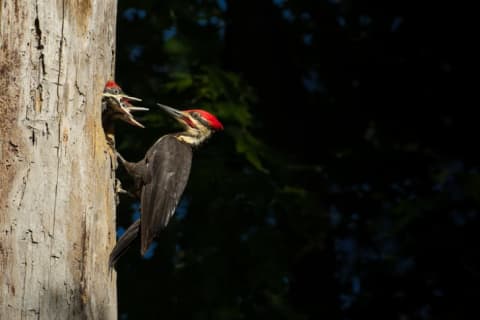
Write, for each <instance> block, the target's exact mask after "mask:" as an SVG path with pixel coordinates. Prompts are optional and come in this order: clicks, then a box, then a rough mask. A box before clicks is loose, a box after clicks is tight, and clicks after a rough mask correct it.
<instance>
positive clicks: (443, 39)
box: [116, 0, 480, 320]
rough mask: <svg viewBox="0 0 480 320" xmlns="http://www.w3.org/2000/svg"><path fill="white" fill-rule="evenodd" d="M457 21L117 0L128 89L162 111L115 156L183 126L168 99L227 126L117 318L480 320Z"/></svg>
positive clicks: (474, 184) (471, 154)
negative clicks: (471, 317) (167, 109)
mask: <svg viewBox="0 0 480 320" xmlns="http://www.w3.org/2000/svg"><path fill="white" fill-rule="evenodd" d="M452 6H453V5H452ZM452 6H447V5H443V4H438V3H435V4H429V3H421V4H420V3H407V2H403V1H393V2H392V1H389V2H388V3H386V2H382V1H363V2H353V1H350V0H346V1H330V0H320V1H309V0H297V1H266V0H260V1H258V0H243V1H233V0H232V1H206V0H198V1H186V0H176V1H153V0H148V1H147V0H145V1H141V2H139V1H132V0H121V1H119V11H118V47H117V63H116V65H117V70H116V74H117V80H118V82H119V83H120V85H121V86H122V87H123V88H124V89H125V91H126V92H127V93H130V94H132V95H134V96H139V97H142V98H143V99H144V104H145V106H150V107H151V112H149V113H148V114H147V115H145V116H143V118H141V121H142V122H143V123H145V124H146V126H147V128H146V129H144V130H137V129H136V128H131V127H128V126H126V125H123V124H119V125H118V127H119V128H118V129H117V143H118V149H119V150H120V152H121V153H122V154H123V155H124V156H125V157H126V158H127V159H129V160H138V159H140V158H141V157H142V156H143V154H144V153H145V151H146V150H147V149H148V148H149V147H150V146H151V144H152V143H153V142H154V141H155V140H156V139H158V138H159V137H160V136H161V135H163V134H165V133H169V132H172V131H174V130H177V129H178V127H177V126H176V125H175V124H174V122H173V121H171V119H169V118H168V117H166V116H165V114H162V113H161V111H160V110H159V109H158V108H156V107H155V103H156V102H160V103H163V104H167V105H171V106H173V107H177V108H203V109H206V110H209V111H211V112H213V113H214V114H216V115H217V116H218V117H219V119H220V120H221V121H222V123H223V124H224V126H225V131H223V132H220V133H217V134H215V135H214V136H213V137H212V139H211V141H209V142H208V143H207V144H206V145H205V146H203V147H202V148H200V149H199V150H196V152H195V155H194V162H193V166H192V172H191V177H190V180H189V184H188V186H187V190H186V191H185V194H184V197H183V200H182V203H181V205H180V208H179V209H178V210H177V214H176V215H175V219H173V221H172V222H171V223H170V224H169V226H168V228H166V229H165V231H164V232H163V233H162V234H161V235H160V237H159V239H158V246H157V247H156V248H155V252H154V255H153V257H151V258H148V259H142V258H140V256H139V252H138V250H137V248H135V249H133V250H130V251H129V252H128V253H127V255H126V256H124V257H123V258H122V260H121V261H120V264H119V268H118V272H119V308H120V310H119V314H120V317H119V318H120V319H173V318H175V319H312V320H313V319H364V318H375V319H377V318H378V319H461V318H465V317H466V315H467V314H469V313H470V312H472V311H475V308H474V306H475V304H474V301H476V297H478V293H477V291H478V281H479V278H478V274H479V265H478V262H477V261H480V259H478V255H479V254H478V250H477V248H476V246H477V245H476V244H477V243H479V241H478V240H479V236H478V234H479V233H478V226H479V214H478V206H479V199H480V197H479V191H478V190H479V186H480V175H479V160H480V159H479V157H478V155H477V152H476V150H475V149H476V148H475V143H474V142H475V141H476V140H475V139H474V137H476V131H475V129H474V128H475V127H476V123H475V119H476V118H475V117H473V116H472V115H471V114H469V113H468V112H467V111H465V110H463V109H462V108H460V107H458V106H461V105H470V104H468V103H467V98H466V96H465V95H464V90H463V86H462V84H461V82H460V80H461V79H462V77H461V74H460V72H461V68H462V67H461V64H460V63H459V61H461V60H463V56H462V52H464V50H462V49H463V46H462V43H460V41H459V37H458V36H457V35H458V33H459V32H460V30H461V26H460V25H458V24H457V22H458V21H461V20H462V19H463V18H462V15H461V14H460V10H459V9H458V8H456V7H455V8H453V7H452ZM432 7H435V8H436V10H437V11H438V12H439V13H438V14H432V12H431V10H432ZM444 16H448V17H449V19H447V20H446V19H444ZM444 105H446V106H447V107H445V108H444V107H443V106H444ZM427 107H435V111H433V112H432V111H429V110H427ZM119 174H120V177H121V178H122V175H121V172H120V173H119ZM123 178H124V177H123ZM131 206H132V201H131V200H130V199H128V198H122V202H121V204H120V206H119V216H118V224H119V226H120V227H124V228H125V227H127V226H128V225H129V224H130V223H131V222H132V221H133V220H132V213H133V211H134V210H133V209H132V207H131ZM475 257H476V258H475ZM477 313H478V312H477Z"/></svg>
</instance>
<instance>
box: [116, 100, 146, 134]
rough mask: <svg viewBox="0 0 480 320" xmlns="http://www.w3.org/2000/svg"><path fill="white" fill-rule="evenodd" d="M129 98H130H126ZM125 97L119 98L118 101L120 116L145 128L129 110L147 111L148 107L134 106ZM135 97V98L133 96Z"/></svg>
mask: <svg viewBox="0 0 480 320" xmlns="http://www.w3.org/2000/svg"><path fill="white" fill-rule="evenodd" d="M127 99H130V98H127ZM127 99H121V101H120V109H121V111H122V112H123V114H122V115H121V116H120V118H122V119H123V120H124V121H126V122H128V123H130V124H131V125H133V126H137V127H140V128H145V127H144V126H143V125H142V124H141V123H140V122H138V121H137V120H135V118H134V117H133V115H132V114H131V112H134V111H148V110H149V109H148V108H142V107H136V106H134V105H132V104H130V103H129V101H128V100H127ZM135 99H136V98H135ZM139 100H140V99H137V100H136V101H139Z"/></svg>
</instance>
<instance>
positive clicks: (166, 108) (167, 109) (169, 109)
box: [157, 103, 185, 120]
mask: <svg viewBox="0 0 480 320" xmlns="http://www.w3.org/2000/svg"><path fill="white" fill-rule="evenodd" d="M157 105H158V106H159V107H160V108H162V109H163V110H164V111H165V112H166V113H168V114H169V115H171V116H172V117H174V118H176V119H178V120H179V119H182V118H183V117H185V115H184V114H183V112H182V111H179V110H177V109H174V108H172V107H169V106H166V105H163V104H160V103H157Z"/></svg>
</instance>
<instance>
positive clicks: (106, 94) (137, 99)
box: [103, 92, 142, 101]
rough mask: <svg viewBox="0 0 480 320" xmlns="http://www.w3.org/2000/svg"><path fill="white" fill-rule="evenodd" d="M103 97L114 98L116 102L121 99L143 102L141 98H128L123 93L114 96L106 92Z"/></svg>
mask: <svg viewBox="0 0 480 320" xmlns="http://www.w3.org/2000/svg"><path fill="white" fill-rule="evenodd" d="M103 96H104V97H109V98H113V99H115V100H117V101H119V100H120V99H128V100H131V101H142V99H140V98H136V97H131V96H127V95H126V94H123V93H120V94H112V93H108V92H104V93H103Z"/></svg>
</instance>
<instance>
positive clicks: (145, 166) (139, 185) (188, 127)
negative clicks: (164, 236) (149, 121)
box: [110, 104, 223, 267]
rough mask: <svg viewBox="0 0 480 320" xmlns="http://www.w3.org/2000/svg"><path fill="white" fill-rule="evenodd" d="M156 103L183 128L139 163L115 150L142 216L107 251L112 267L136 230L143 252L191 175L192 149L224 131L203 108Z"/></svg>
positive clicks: (154, 148) (167, 137) (167, 219)
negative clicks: (138, 203)
mask: <svg viewBox="0 0 480 320" xmlns="http://www.w3.org/2000/svg"><path fill="white" fill-rule="evenodd" d="M159 106H160V107H161V108H162V109H163V110H164V111H165V112H167V113H168V114H169V115H171V116H172V117H173V118H175V119H176V120H177V121H178V122H180V123H181V124H182V125H183V127H184V128H185V130H184V131H182V132H178V133H173V134H167V135H165V136H163V137H161V138H160V139H158V140H157V141H156V142H155V143H154V144H153V145H152V146H151V147H150V149H149V150H148V151H147V153H146V154H145V157H144V158H143V159H142V160H140V161H139V162H136V163H132V162H128V161H126V160H125V159H123V157H122V156H121V155H120V154H119V153H117V155H118V158H119V159H120V162H121V163H122V164H123V166H124V167H125V169H126V171H127V173H128V174H129V175H130V176H131V177H132V178H133V183H134V187H133V193H134V194H135V195H136V196H138V197H139V198H140V209H141V217H140V219H138V220H137V221H135V222H134V223H133V224H132V225H131V226H130V227H129V228H128V229H127V230H126V231H125V233H124V234H123V235H122V236H121V237H120V239H118V241H117V244H116V245H115V247H114V248H113V250H112V252H111V254H110V266H111V267H113V266H114V265H115V264H116V262H117V261H118V259H119V258H120V256H121V255H122V254H123V253H125V251H126V250H127V249H128V248H129V247H130V245H131V244H132V242H133V240H135V238H137V236H138V233H139V232H140V251H141V254H142V255H144V254H145V252H146V250H147V249H148V247H149V246H150V244H151V243H152V241H153V240H154V238H155V237H156V236H157V234H158V233H159V232H160V230H162V229H163V228H165V226H166V225H167V224H168V221H169V220H170V218H171V217H172V215H173V214H174V212H175V209H176V207H177V205H178V202H179V200H180V197H181V196H182V194H183V191H184V189H185V186H186V185H187V181H188V177H189V175H190V167H191V163H192V153H193V152H192V151H193V148H195V147H198V146H200V145H201V144H202V143H204V142H205V141H206V140H207V139H208V138H209V137H210V136H211V135H212V134H213V133H214V132H215V131H220V130H223V125H222V124H221V123H220V121H218V119H217V118H216V117H215V116H214V115H212V114H210V113H208V112H207V111H205V110H200V109H195V110H185V111H179V110H176V109H174V108H171V107H168V106H165V105H161V104H159Z"/></svg>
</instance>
